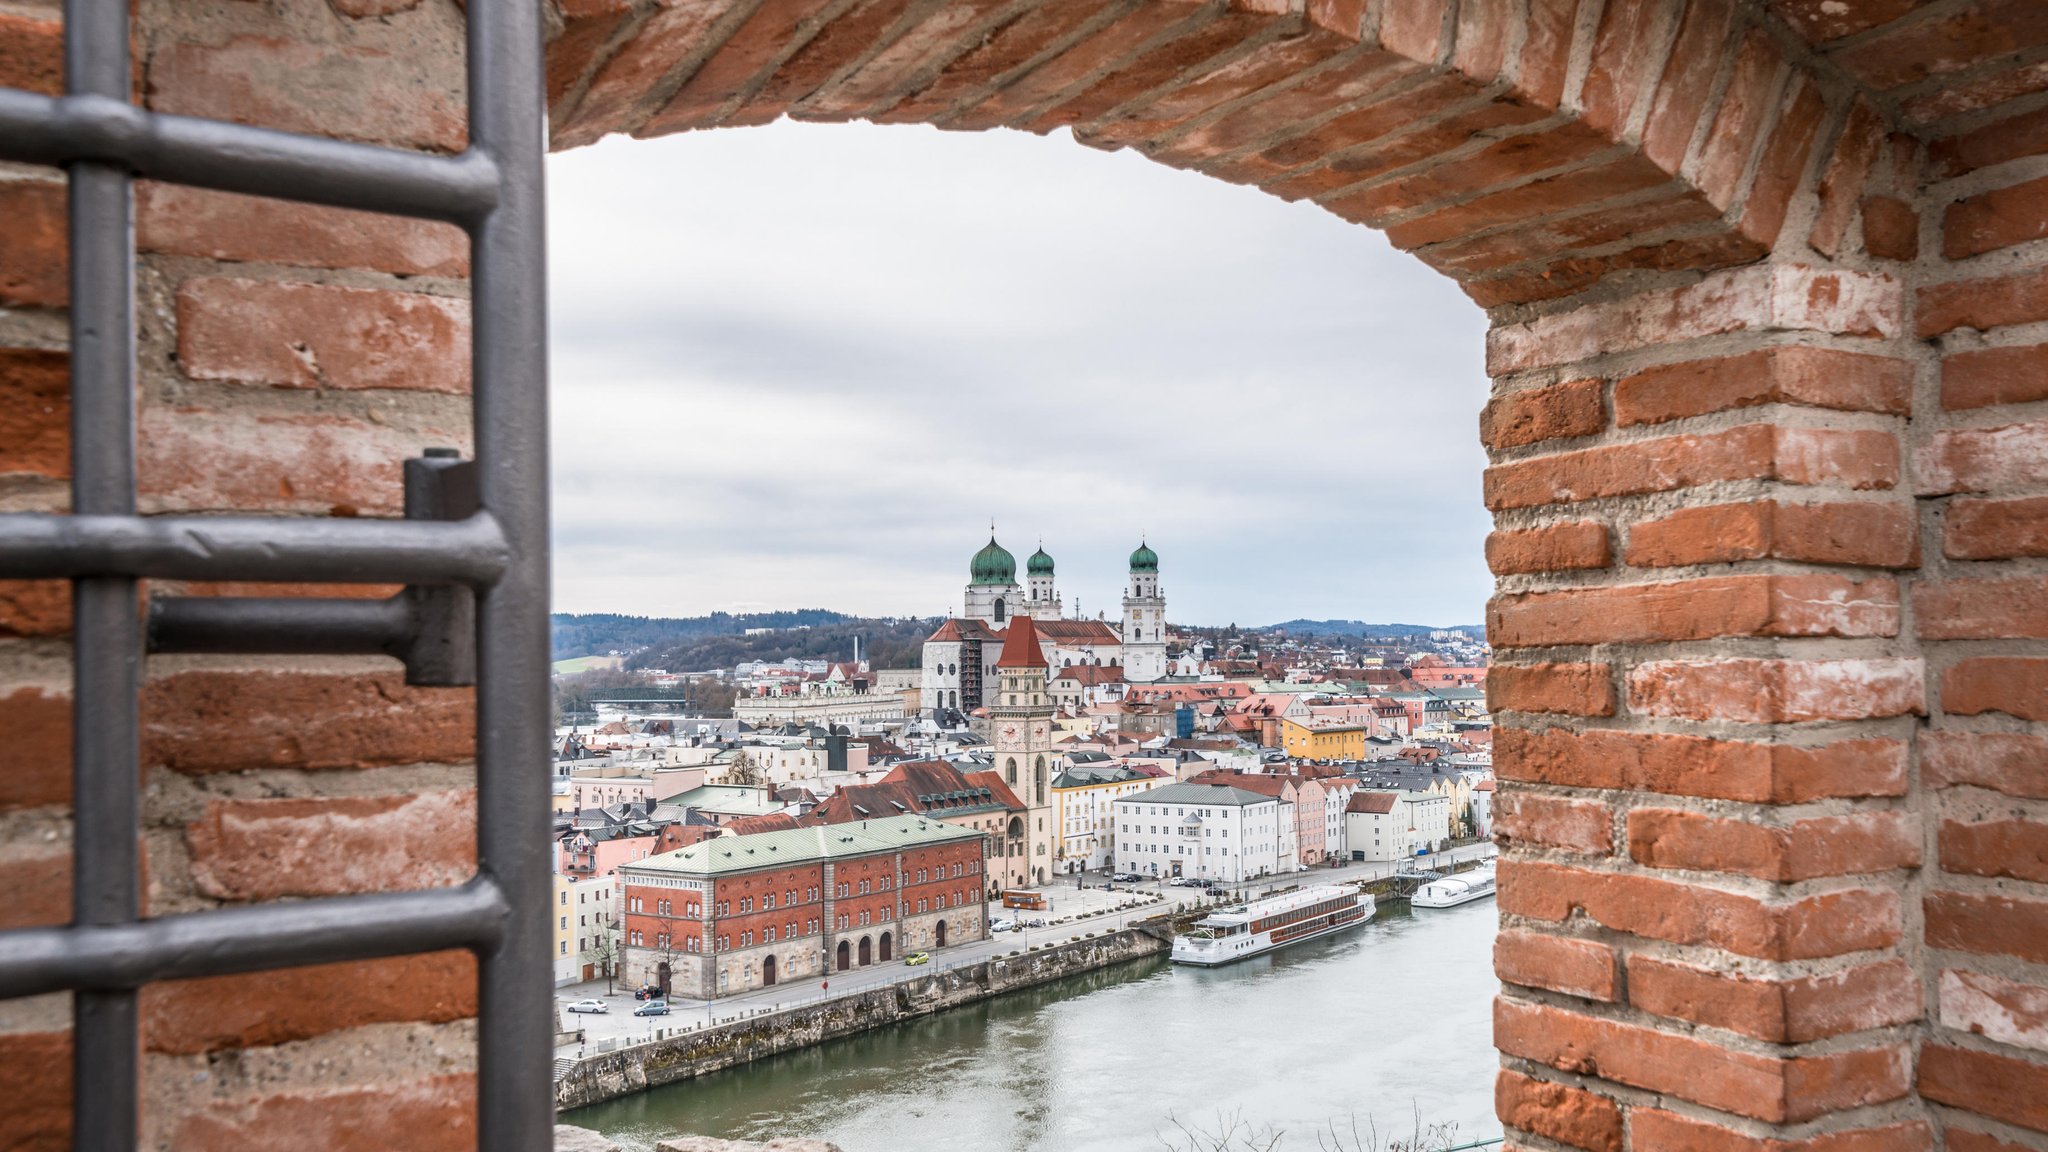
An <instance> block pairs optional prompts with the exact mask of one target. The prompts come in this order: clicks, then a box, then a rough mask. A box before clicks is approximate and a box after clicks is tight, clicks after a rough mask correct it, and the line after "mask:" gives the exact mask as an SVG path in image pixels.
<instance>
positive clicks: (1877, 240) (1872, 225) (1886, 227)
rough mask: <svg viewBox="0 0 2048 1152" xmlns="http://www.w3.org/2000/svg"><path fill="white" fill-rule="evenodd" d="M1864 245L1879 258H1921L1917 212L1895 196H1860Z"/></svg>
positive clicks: (1910, 259) (1918, 215)
mask: <svg viewBox="0 0 2048 1152" xmlns="http://www.w3.org/2000/svg"><path fill="white" fill-rule="evenodd" d="M1862 208H1863V248H1864V251H1866V252H1869V253H1870V254H1871V255H1872V256H1875V257H1877V258H1878V259H1880V260H1905V261H1912V260H1918V259H1919V258H1920V213H1919V212H1917V211H1915V210H1914V208H1913V206H1912V205H1910V204H1908V203H1906V202H1905V201H1904V200H1901V199H1899V198H1898V197H1896V196H1865V197H1864V198H1863V204H1862Z"/></svg>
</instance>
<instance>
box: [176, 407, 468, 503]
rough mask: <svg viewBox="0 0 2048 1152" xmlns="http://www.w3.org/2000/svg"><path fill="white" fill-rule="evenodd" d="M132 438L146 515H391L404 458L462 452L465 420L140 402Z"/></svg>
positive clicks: (399, 497) (400, 497)
mask: <svg viewBox="0 0 2048 1152" xmlns="http://www.w3.org/2000/svg"><path fill="white" fill-rule="evenodd" d="M139 429H140V435H138V437H137V440H136V455H137V457H138V460H137V463H138V468H139V470H140V483H139V489H140V493H139V502H140V504H141V507H142V510H143V511H144V512H146V513H164V512H246V511H251V510H261V511H266V512H278V513H310V514H313V515H322V516H327V515H332V516H356V515H363V516H396V515H398V514H399V513H400V512H401V511H402V510H403V508H404V489H403V487H402V477H403V472H404V467H405V461H406V459H407V458H408V457H411V456H417V455H419V454H420V452H421V451H423V450H425V449H427V448H434V447H451V448H454V449H455V450H456V451H458V452H463V453H467V451H468V449H469V443H470V430H469V428H468V426H467V420H466V419H465V420H464V421H463V422H462V423H461V424H460V425H455V424H453V423H452V422H451V425H450V426H449V427H445V428H426V429H407V428H397V427H391V426H388V425H385V424H380V423H376V422H372V421H369V420H363V419H357V418H355V417H352V416H346V415H340V414H333V413H326V412H316V413H310V414H303V415H301V414H290V413H274V412H268V411H265V410H262V409H252V408H237V407H230V408H225V409H218V408H196V407H195V408H175V409H171V408H164V407H159V406H155V405H146V406H144V408H143V410H142V414H141V418H140V421H139Z"/></svg>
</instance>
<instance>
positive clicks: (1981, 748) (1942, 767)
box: [1920, 731, 2048, 799]
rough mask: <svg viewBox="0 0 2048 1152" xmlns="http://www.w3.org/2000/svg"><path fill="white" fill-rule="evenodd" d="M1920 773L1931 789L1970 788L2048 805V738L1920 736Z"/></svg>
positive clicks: (1986, 734)
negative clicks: (1984, 789)
mask: <svg viewBox="0 0 2048 1152" xmlns="http://www.w3.org/2000/svg"><path fill="white" fill-rule="evenodd" d="M1920 771H1921V775H1922V778H1923V779H1924V780H1925V781H1926V783H1927V786H1928V787H1930V788H1955V787H1962V786H1971V787H1977V788H1989V789H1991V790H1992V791H1994V792H2003V793H2005V794H2006V795H2008V796H2025V797H2032V798H2037V799H2048V737H2043V736H2026V735H2021V734H2019V733H2017V732H1947V731H1934V732H1925V733H1922V734H1921V736H1920Z"/></svg>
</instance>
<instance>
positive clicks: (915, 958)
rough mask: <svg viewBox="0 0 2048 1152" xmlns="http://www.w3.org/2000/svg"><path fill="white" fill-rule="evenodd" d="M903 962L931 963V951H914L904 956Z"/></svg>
mask: <svg viewBox="0 0 2048 1152" xmlns="http://www.w3.org/2000/svg"><path fill="white" fill-rule="evenodd" d="M903 962H904V963H905V964H929V963H931V962H932V957H931V953H929V952H912V953H911V954H910V955H908V956H905V957H904V958H903Z"/></svg>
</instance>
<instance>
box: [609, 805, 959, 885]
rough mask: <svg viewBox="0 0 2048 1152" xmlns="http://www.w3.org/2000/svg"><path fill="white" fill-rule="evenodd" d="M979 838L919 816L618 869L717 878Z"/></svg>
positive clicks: (760, 837) (732, 844) (704, 847)
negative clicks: (727, 874)
mask: <svg viewBox="0 0 2048 1152" xmlns="http://www.w3.org/2000/svg"><path fill="white" fill-rule="evenodd" d="M980 837H981V833H979V832H977V831H975V830H974V829H972V828H961V827H959V826H957V825H953V824H941V823H939V822H938V821H936V820H926V819H925V818H923V817H921V816H890V817H886V818H883V819H877V820H859V821H855V822H853V823H849V824H827V825H825V826H823V827H811V828H785V829H783V830H781V831H777V832H756V833H754V834H753V835H750V836H720V837H718V838H716V839H713V840H705V841H702V842H700V843H697V844H692V845H691V846H689V847H688V848H683V849H679V850H677V851H674V852H664V853H662V854H660V855H659V856H649V857H647V858H646V859H644V860H635V861H632V862H631V863H629V864H622V865H620V868H621V869H622V870H624V871H626V872H668V873H675V874H679V875H684V876H716V875H720V874H723V873H727V872H746V871H750V870H752V869H755V868H775V867H781V866H785V865H789V864H804V863H809V862H811V861H814V860H830V859H834V858H836V857H841V856H865V855H867V854H869V853H871V852H887V851H891V850H894V849H901V848H917V847H921V846H923V845H927V844H944V843H947V842H949V841H954V840H971V839H980Z"/></svg>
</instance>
